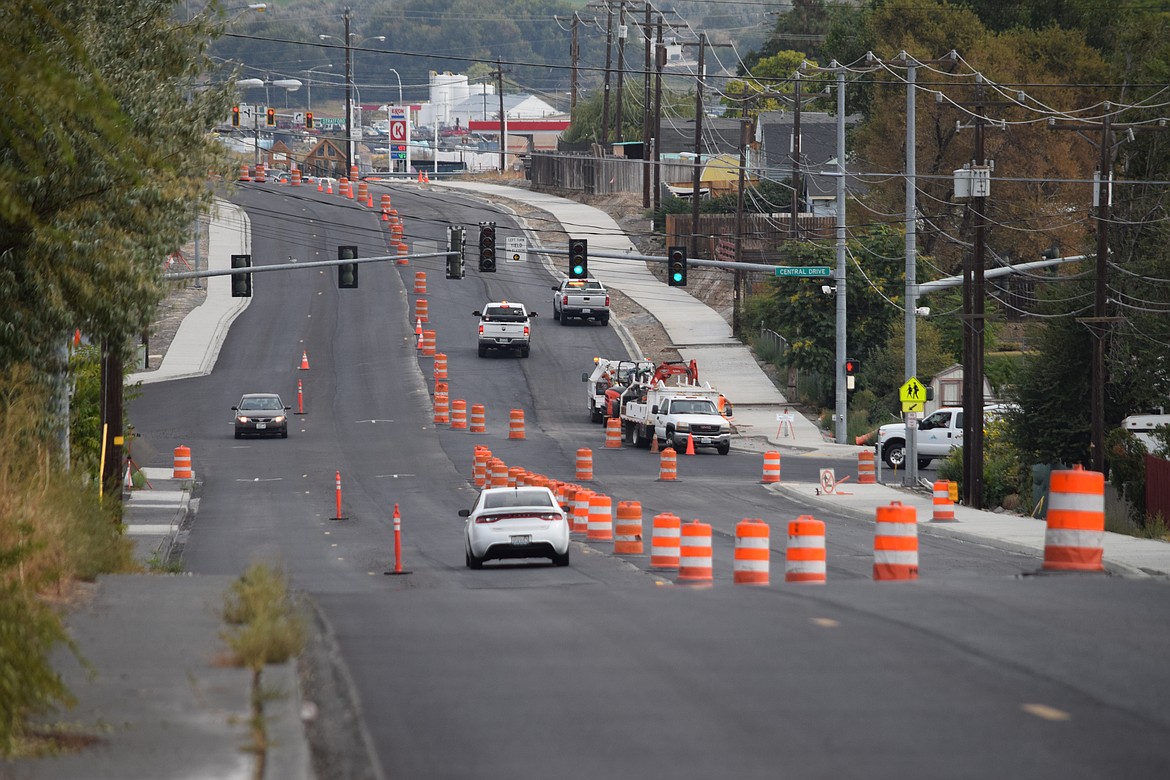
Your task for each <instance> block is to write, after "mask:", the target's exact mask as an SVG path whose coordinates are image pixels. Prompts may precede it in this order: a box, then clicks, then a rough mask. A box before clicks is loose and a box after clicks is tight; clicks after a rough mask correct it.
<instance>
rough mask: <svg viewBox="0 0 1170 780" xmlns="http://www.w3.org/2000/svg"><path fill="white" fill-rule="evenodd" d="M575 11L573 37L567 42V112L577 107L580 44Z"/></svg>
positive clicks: (578, 19) (571, 111)
mask: <svg viewBox="0 0 1170 780" xmlns="http://www.w3.org/2000/svg"><path fill="white" fill-rule="evenodd" d="M580 20H581V19H580V17H579V16H578V15H577V12H576V11H574V12H573V22H572V25H571V27H572V31H573V38H572V42H571V43H570V44H569V62H570V63H572V64H571V65H570V67H569V113H570V114H572V113H573V110H574V109H576V108H577V61H578V60H579V59H580V57H581V45H580V43H579V42H578V40H577V23H578V22H579V21H580Z"/></svg>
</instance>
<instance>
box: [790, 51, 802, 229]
mask: <svg viewBox="0 0 1170 780" xmlns="http://www.w3.org/2000/svg"><path fill="white" fill-rule="evenodd" d="M800 76H801V74H800V71H797V72H796V73H795V75H794V76H793V78H794V79H795V81H796V84H795V87H794V89H795V91H794V97H793V101H792V225H791V226H790V231H789V233H790V235H791V236H792V240H793V241H795V240H797V239H798V238H799V237H800V229H799V228H798V227H797V225H798V223H799V222H800V190H801V185H800Z"/></svg>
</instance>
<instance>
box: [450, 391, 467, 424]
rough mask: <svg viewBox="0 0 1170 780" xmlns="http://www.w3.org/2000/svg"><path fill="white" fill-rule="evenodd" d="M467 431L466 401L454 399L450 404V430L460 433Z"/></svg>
mask: <svg viewBox="0 0 1170 780" xmlns="http://www.w3.org/2000/svg"><path fill="white" fill-rule="evenodd" d="M466 429H467V401H464V400H463V399H462V398H456V399H455V400H454V401H452V402H451V430H453V431H462V430H466Z"/></svg>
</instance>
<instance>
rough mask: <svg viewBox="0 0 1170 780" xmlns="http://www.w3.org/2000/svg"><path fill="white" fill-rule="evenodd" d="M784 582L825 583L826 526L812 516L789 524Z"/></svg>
mask: <svg viewBox="0 0 1170 780" xmlns="http://www.w3.org/2000/svg"><path fill="white" fill-rule="evenodd" d="M784 581H785V582H824V581H825V524H824V523H822V522H821V521H820V520H817V519H816V518H815V517H813V516H812V515H801V516H800V517H798V518H796V519H795V520H791V521H789V523H788V547H787V549H786V550H785V553H784Z"/></svg>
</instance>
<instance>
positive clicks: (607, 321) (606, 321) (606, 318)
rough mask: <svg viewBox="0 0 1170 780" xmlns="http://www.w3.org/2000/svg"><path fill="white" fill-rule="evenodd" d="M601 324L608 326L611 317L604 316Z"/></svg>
mask: <svg viewBox="0 0 1170 780" xmlns="http://www.w3.org/2000/svg"><path fill="white" fill-rule="evenodd" d="M601 324H602V325H608V324H609V315H608V314H606V315H604V316H603V317H602V318H601Z"/></svg>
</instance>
